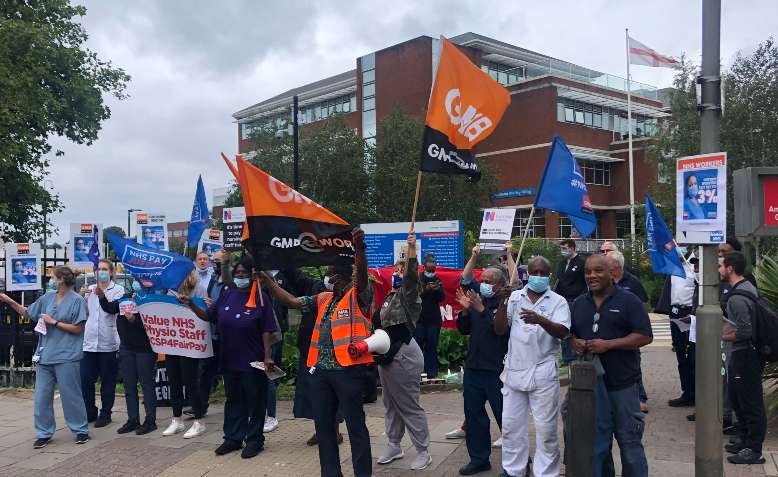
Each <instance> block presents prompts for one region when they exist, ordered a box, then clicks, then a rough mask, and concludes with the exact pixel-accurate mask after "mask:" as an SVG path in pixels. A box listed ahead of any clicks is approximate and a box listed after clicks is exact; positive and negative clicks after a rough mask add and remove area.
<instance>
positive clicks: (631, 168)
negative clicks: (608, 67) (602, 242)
mask: <svg viewBox="0 0 778 477" xmlns="http://www.w3.org/2000/svg"><path fill="white" fill-rule="evenodd" d="M624 34H625V36H626V38H625V41H626V46H627V131H628V134H627V137H628V139H627V142H628V146H627V148H628V150H629V223H630V239H631V240H632V243H633V244H634V242H635V163H634V160H633V158H632V84H631V83H632V80H631V78H630V72H629V28H626V29H625V30H624Z"/></svg>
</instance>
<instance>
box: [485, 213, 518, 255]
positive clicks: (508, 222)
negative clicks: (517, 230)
mask: <svg viewBox="0 0 778 477" xmlns="http://www.w3.org/2000/svg"><path fill="white" fill-rule="evenodd" d="M515 218H516V209H503V208H500V209H485V210H484V218H483V221H482V222H481V234H480V235H479V238H478V243H479V244H480V245H481V253H486V254H489V255H500V254H502V253H503V250H505V242H507V241H508V240H510V239H511V233H512V232H513V221H514V219H515Z"/></svg>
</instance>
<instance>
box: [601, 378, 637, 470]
mask: <svg viewBox="0 0 778 477" xmlns="http://www.w3.org/2000/svg"><path fill="white" fill-rule="evenodd" d="M639 387H640V386H639V385H638V383H635V384H633V385H631V386H629V387H627V388H624V389H619V390H617V391H608V390H607V389H606V387H605V382H604V381H603V379H602V378H598V382H597V390H596V392H595V396H596V416H597V417H596V428H597V429H596V435H595V438H594V463H593V467H594V468H593V472H592V475H596V476H603V477H612V476H615V475H616V472H615V470H614V466H613V455H612V448H613V436H614V435H615V437H616V441H617V442H618V443H619V450H620V451H621V466H622V471H621V472H622V476H623V477H647V476H648V462H647V461H646V452H645V449H643V442H642V439H643V431H644V429H645V422H644V419H645V415H644V414H643V413H642V412H640V397H639V394H640V391H639Z"/></svg>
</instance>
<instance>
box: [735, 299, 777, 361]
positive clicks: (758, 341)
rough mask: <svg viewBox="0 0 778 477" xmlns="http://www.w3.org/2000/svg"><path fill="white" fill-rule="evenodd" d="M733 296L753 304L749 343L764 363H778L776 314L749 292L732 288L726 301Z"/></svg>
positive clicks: (763, 301)
mask: <svg viewBox="0 0 778 477" xmlns="http://www.w3.org/2000/svg"><path fill="white" fill-rule="evenodd" d="M735 295H740V296H744V297H746V298H748V299H749V300H751V301H752V302H754V311H755V312H756V313H755V314H754V316H753V317H751V323H752V328H753V337H752V338H751V341H752V342H753V344H754V348H756V351H757V352H758V353H759V356H760V357H761V358H762V361H763V362H765V363H775V362H778V312H776V311H775V310H774V309H773V308H772V307H771V306H770V304H769V303H768V302H767V300H765V299H764V298H762V297H758V296H756V295H754V294H753V293H751V292H748V291H745V290H740V289H737V288H733V289H732V290H730V292H729V293H728V294H727V300H729V299H730V298H732V297H733V296H735Z"/></svg>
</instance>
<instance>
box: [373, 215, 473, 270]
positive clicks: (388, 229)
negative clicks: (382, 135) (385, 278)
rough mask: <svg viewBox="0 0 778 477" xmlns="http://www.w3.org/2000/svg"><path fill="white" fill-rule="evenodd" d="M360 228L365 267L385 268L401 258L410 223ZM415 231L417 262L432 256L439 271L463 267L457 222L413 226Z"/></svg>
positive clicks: (461, 228)
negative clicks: (443, 268) (365, 247)
mask: <svg viewBox="0 0 778 477" xmlns="http://www.w3.org/2000/svg"><path fill="white" fill-rule="evenodd" d="M361 227H362V230H364V231H365V244H366V245H367V265H368V267H370V268H382V267H388V266H391V265H394V264H395V263H396V262H397V261H398V260H399V259H400V258H401V257H402V253H403V246H405V245H406V244H407V239H408V230H409V229H410V227H411V223H410V222H394V223H386V224H362V225H361ZM415 230H416V244H417V253H418V255H419V259H420V260H421V259H423V258H424V255H425V254H426V253H428V252H432V253H434V254H435V258H436V260H437V262H438V265H440V266H441V267H449V268H463V267H464V259H465V253H464V247H465V231H464V224H463V223H462V221H461V220H444V221H434V222H416V227H415Z"/></svg>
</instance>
